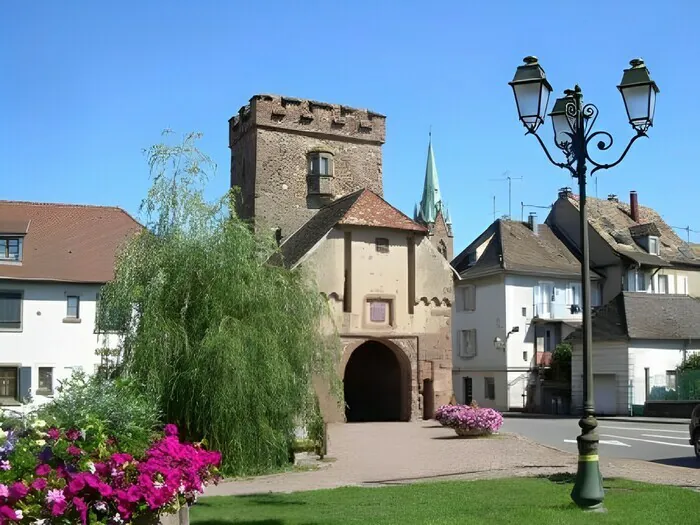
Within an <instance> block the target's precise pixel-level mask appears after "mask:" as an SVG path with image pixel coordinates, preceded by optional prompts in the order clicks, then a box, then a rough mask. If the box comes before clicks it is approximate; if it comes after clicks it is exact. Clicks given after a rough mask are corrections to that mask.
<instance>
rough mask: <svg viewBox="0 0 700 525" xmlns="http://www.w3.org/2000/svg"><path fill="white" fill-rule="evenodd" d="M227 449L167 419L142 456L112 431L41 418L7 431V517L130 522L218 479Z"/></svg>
mask: <svg viewBox="0 0 700 525" xmlns="http://www.w3.org/2000/svg"><path fill="white" fill-rule="evenodd" d="M220 462H221V455H220V454H219V453H218V452H213V451H208V450H205V449H204V448H202V446H201V445H199V444H192V443H183V442H181V441H180V439H179V438H178V429H177V427H176V426H175V425H167V426H166V427H165V432H164V435H163V434H161V435H160V436H159V437H158V438H157V439H156V440H155V441H153V442H152V443H151V446H150V447H149V448H148V450H147V451H146V452H145V454H144V455H143V457H140V458H135V457H133V456H131V455H130V454H128V453H124V452H122V451H121V450H120V448H119V443H118V442H117V441H116V440H114V439H111V438H107V439H104V440H95V439H91V436H90V432H89V431H88V432H86V431H82V430H78V429H73V428H71V429H67V430H62V429H58V428H55V427H51V428H47V424H46V423H45V422H43V421H35V422H34V423H33V425H31V426H29V427H28V428H26V429H21V430H10V431H8V432H5V431H0V525H4V524H10V523H21V524H30V523H31V524H46V525H48V524H78V523H82V524H86V523H90V524H102V525H107V524H110V525H111V524H124V523H131V522H132V521H133V520H136V519H137V518H147V517H153V516H158V515H160V514H166V513H172V512H175V511H177V509H178V508H180V507H181V506H183V505H187V504H190V503H192V502H193V501H194V500H195V498H196V495H197V494H198V493H201V492H202V491H203V489H204V486H205V485H207V484H208V483H211V482H217V481H218V477H219V474H218V466H219V464H220Z"/></svg>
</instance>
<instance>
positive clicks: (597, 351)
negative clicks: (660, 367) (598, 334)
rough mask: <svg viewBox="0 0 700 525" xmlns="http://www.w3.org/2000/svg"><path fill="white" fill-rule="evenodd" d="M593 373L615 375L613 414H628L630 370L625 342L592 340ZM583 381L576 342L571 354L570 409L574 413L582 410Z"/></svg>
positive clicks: (581, 354) (581, 357)
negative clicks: (615, 388) (614, 408)
mask: <svg viewBox="0 0 700 525" xmlns="http://www.w3.org/2000/svg"><path fill="white" fill-rule="evenodd" d="M593 374H614V375H615V379H616V381H617V414H615V415H628V414H629V403H628V399H629V385H628V378H629V375H630V370H629V361H628V344H627V342H626V341H622V342H594V343H593ZM583 383H584V377H583V351H582V345H581V344H580V343H576V344H575V345H574V347H573V353H572V356H571V409H572V410H573V411H574V413H578V412H580V411H581V410H583ZM606 415H612V414H606Z"/></svg>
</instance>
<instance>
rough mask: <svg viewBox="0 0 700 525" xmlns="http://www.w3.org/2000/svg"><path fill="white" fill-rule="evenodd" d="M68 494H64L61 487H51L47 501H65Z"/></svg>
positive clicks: (47, 494)
mask: <svg viewBox="0 0 700 525" xmlns="http://www.w3.org/2000/svg"><path fill="white" fill-rule="evenodd" d="M65 500H66V496H65V495H64V494H63V491H62V490H61V489H51V490H49V491H48V492H47V493H46V502H47V503H58V502H59V501H65Z"/></svg>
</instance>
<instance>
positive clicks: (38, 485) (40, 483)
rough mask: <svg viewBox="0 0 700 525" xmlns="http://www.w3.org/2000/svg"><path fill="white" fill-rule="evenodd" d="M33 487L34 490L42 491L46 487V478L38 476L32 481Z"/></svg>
mask: <svg viewBox="0 0 700 525" xmlns="http://www.w3.org/2000/svg"><path fill="white" fill-rule="evenodd" d="M31 487H32V488H33V489H34V490H36V491H38V492H41V491H42V490H44V489H45V488H46V480H45V479H44V478H36V479H35V480H34V481H32V484H31Z"/></svg>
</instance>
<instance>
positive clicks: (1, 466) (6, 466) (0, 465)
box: [0, 459, 12, 471]
mask: <svg viewBox="0 0 700 525" xmlns="http://www.w3.org/2000/svg"><path fill="white" fill-rule="evenodd" d="M11 468H12V465H10V462H9V461H7V460H6V459H3V460H2V461H0V470H4V471H8V470H10V469H11Z"/></svg>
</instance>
